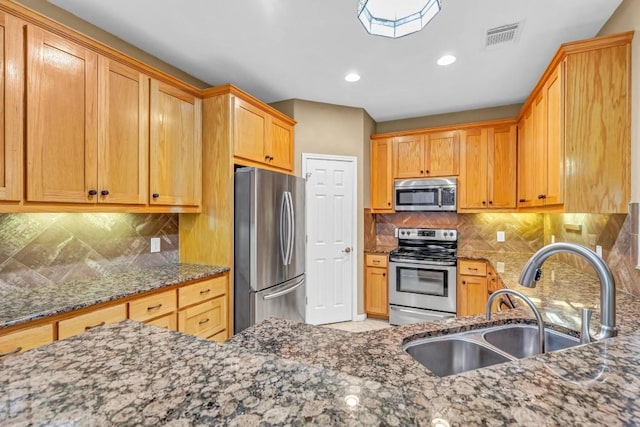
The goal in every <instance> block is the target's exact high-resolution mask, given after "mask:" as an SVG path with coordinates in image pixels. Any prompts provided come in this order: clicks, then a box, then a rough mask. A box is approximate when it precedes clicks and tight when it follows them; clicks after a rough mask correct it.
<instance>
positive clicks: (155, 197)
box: [151, 193, 160, 199]
mask: <svg viewBox="0 0 640 427" xmlns="http://www.w3.org/2000/svg"><path fill="white" fill-rule="evenodd" d="M151 197H153V198H154V199H157V198H158V197H160V195H159V194H158V193H153V194H152V195H151Z"/></svg>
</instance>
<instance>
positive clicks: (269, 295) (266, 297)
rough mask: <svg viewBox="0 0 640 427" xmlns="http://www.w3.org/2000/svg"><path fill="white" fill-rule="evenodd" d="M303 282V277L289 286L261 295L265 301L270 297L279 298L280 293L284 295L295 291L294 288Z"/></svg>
mask: <svg viewBox="0 0 640 427" xmlns="http://www.w3.org/2000/svg"><path fill="white" fill-rule="evenodd" d="M303 283H304V279H300V281H299V282H298V283H296V284H295V285H293V286H291V287H290V288H287V289H284V290H282V291H278V292H274V293H272V294H267V295H265V296H264V297H262V298H263V299H264V300H265V301H267V300H270V299H275V298H279V297H281V296H282V295H286V294H289V293H291V292H293V291H295V290H296V289H298V288H299V287H300V286H302V284H303Z"/></svg>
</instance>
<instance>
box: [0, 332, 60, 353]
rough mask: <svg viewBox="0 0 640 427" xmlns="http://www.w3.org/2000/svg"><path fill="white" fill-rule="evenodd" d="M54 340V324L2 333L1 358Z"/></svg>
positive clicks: (0, 341) (0, 337)
mask: <svg viewBox="0 0 640 427" xmlns="http://www.w3.org/2000/svg"><path fill="white" fill-rule="evenodd" d="M52 342H53V324H51V323H49V324H46V325H41V326H34V327H31V328H27V329H22V330H20V331H17V332H11V333H8V334H4V335H2V334H0V359H2V358H4V357H9V356H12V355H14V354H18V353H21V352H23V351H27V350H31V349H32V348H36V347H40V346H42V345H45V344H49V343H52Z"/></svg>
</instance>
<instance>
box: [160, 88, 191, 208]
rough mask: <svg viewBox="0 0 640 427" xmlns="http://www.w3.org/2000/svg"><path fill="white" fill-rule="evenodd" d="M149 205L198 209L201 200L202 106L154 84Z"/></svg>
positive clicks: (176, 92)
mask: <svg viewBox="0 0 640 427" xmlns="http://www.w3.org/2000/svg"><path fill="white" fill-rule="evenodd" d="M150 98H151V127H150V128H151V131H150V154H149V172H150V173H149V177H150V182H149V190H150V191H149V192H150V193H151V194H150V199H149V202H150V203H151V204H154V205H181V206H198V205H200V201H201V197H202V125H201V124H202V102H201V100H200V99H199V98H196V97H195V96H193V95H190V94H188V93H186V92H183V91H182V90H180V89H178V88H175V87H173V86H170V85H168V84H165V83H161V82H159V81H157V80H151V95H150Z"/></svg>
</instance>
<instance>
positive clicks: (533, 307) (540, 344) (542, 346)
mask: <svg viewBox="0 0 640 427" xmlns="http://www.w3.org/2000/svg"><path fill="white" fill-rule="evenodd" d="M504 294H511V295H513V296H516V297H518V298H520V299H521V300H522V301H524V302H526V303H527V305H528V306H529V308H531V310H532V311H533V315H534V316H536V321H537V322H538V348H539V349H540V353H541V354H542V353H544V352H545V351H546V349H545V347H546V345H545V341H544V322H543V321H542V315H541V314H540V310H538V307H536V305H535V304H534V303H533V301H531V300H530V299H529V297H527V296H526V295H525V294H523V293H521V292H518V291H514V290H513V289H500V290H498V291H495V292H494V293H492V294H491V296H490V297H489V299H488V300H487V314H486V318H487V320H491V304H493V300H495V299H496V298H497V297H498V296H499V295H504Z"/></svg>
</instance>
